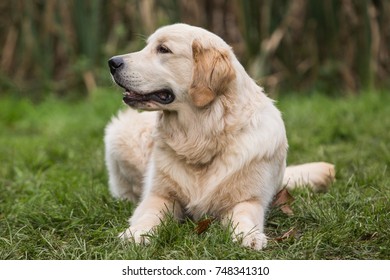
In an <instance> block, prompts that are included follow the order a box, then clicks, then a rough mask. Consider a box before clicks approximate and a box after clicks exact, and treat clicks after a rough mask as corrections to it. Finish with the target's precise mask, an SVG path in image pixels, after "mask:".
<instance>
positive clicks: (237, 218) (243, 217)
mask: <svg viewBox="0 0 390 280" xmlns="http://www.w3.org/2000/svg"><path fill="white" fill-rule="evenodd" d="M264 215H265V209H264V207H263V205H262V204H261V202H260V201H244V202H240V203H238V204H237V205H236V206H235V207H234V208H233V209H232V210H231V212H230V213H229V214H228V215H227V216H226V217H225V218H223V220H222V221H223V223H224V224H230V225H231V226H232V227H233V240H234V241H241V240H242V245H243V246H245V247H250V248H252V249H255V250H261V249H262V248H264V247H265V246H266V245H267V237H266V236H265V234H264V233H263V228H264Z"/></svg>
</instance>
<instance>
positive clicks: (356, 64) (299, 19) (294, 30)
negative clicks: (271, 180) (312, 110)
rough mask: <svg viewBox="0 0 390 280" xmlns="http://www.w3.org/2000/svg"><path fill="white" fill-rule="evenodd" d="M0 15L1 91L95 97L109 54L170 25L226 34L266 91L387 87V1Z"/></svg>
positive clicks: (74, 4)
mask: <svg viewBox="0 0 390 280" xmlns="http://www.w3.org/2000/svg"><path fill="white" fill-rule="evenodd" d="M0 14H1V15H2V17H1V18H0V50H1V52H0V86H1V89H2V90H1V91H0V94H2V93H4V92H10V90H12V91H13V92H18V93H21V94H26V95H29V96H33V94H35V95H38V96H41V95H45V94H47V93H48V92H56V93H58V94H61V95H66V94H69V93H70V92H74V89H78V91H79V92H92V90H93V89H94V88H95V87H96V86H105V85H107V84H109V75H108V74H107V69H106V61H107V59H108V58H109V57H111V56H112V55H114V54H119V53H123V52H130V51H134V50H137V49H139V48H141V47H142V46H143V44H144V40H143V39H145V38H146V36H148V35H149V34H150V33H152V32H153V30H155V29H156V28H157V27H158V26H161V25H164V24H169V23H173V22H186V23H190V24H194V25H199V26H202V27H205V28H207V29H210V30H211V31H213V32H215V33H217V34H219V35H220V36H221V37H223V38H224V39H225V40H226V41H227V42H228V43H229V44H231V45H232V46H233V47H234V50H235V52H236V54H237V55H238V57H239V58H240V60H241V61H242V62H243V64H244V65H245V66H246V68H247V69H248V70H249V72H250V73H251V75H252V76H253V77H254V78H256V79H258V80H259V81H260V82H261V84H262V85H264V86H265V87H266V89H267V91H268V92H274V91H278V92H286V90H288V91H299V92H307V91H313V90H319V91H322V92H324V93H326V94H330V95H336V94H344V95H345V94H351V93H356V92H358V91H360V90H361V89H373V88H388V87H389V86H390V82H389V73H390V63H389V61H390V54H389V50H390V16H389V15H390V2H389V1H383V0H372V1H371V0H359V1H352V0H327V1H317V0H244V1H241V0H199V1H192V0H161V1H157V0H139V1H136V0H111V1H108V0H80V1H79V0H68V1H62V0H45V1H43V0H30V1H24V0H5V1H1V3H0Z"/></svg>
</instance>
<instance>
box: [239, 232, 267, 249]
mask: <svg viewBox="0 0 390 280" xmlns="http://www.w3.org/2000/svg"><path fill="white" fill-rule="evenodd" d="M233 241H235V242H240V243H241V245H242V246H244V247H248V248H251V249H254V250H261V249H263V248H265V247H266V246H267V237H266V236H265V234H264V233H261V232H259V231H252V232H249V233H246V234H244V233H243V232H241V233H239V234H235V235H234V237H233Z"/></svg>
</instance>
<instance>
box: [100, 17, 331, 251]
mask: <svg viewBox="0 0 390 280" xmlns="http://www.w3.org/2000/svg"><path fill="white" fill-rule="evenodd" d="M161 45H163V46H164V47H167V48H168V49H169V50H170V51H171V52H170V53H160V52H159V51H158V49H159V47H160V46H161ZM121 58H123V61H124V65H123V67H122V68H121V69H120V71H118V72H116V73H115V74H114V75H113V76H114V79H115V81H116V82H117V83H119V84H120V85H121V86H122V87H125V88H126V89H127V91H134V92H137V93H139V94H147V93H149V92H153V91H156V90H159V89H162V88H170V89H171V90H172V91H173V93H174V94H175V97H176V98H175V100H174V102H172V103H170V104H160V103H158V102H155V101H147V102H138V103H136V104H133V105H132V106H133V107H134V108H135V109H143V110H150V111H158V112H143V113H139V112H137V111H136V110H133V109H127V110H125V111H124V112H121V113H119V115H118V117H116V118H113V120H112V121H111V123H110V124H109V125H108V126H107V128H106V135H105V146H106V164H107V169H108V173H109V186H110V190H111V193H112V194H113V195H114V196H115V197H118V198H126V199H129V200H131V201H134V202H138V201H139V204H138V206H137V208H136V210H135V211H134V213H133V216H132V217H131V218H130V227H129V228H128V229H127V230H126V231H124V232H123V234H122V235H121V236H122V238H124V239H131V240H133V241H135V242H137V243H145V242H148V239H147V238H146V237H145V234H146V233H148V232H149V231H151V230H153V229H154V228H155V227H156V226H158V225H159V224H160V222H161V220H162V219H164V215H165V213H166V211H170V212H172V213H173V215H174V217H175V218H177V219H181V218H183V217H184V216H185V215H187V216H190V217H192V218H193V219H195V220H197V219H199V218H201V217H202V216H203V215H210V216H213V217H215V218H218V219H219V220H220V221H221V222H222V223H224V224H226V225H228V224H229V225H232V226H233V229H234V231H233V236H232V237H233V239H234V240H237V241H239V242H241V243H242V245H244V246H247V247H251V248H254V249H258V250H259V249H261V248H263V247H264V246H265V245H266V243H267V239H266V236H265V235H264V232H263V226H264V216H265V213H266V211H267V208H268V205H269V204H270V202H271V201H272V198H273V196H274V195H275V194H276V193H277V192H278V191H279V190H281V189H282V188H283V187H284V186H287V187H289V188H292V187H295V186H296V185H307V186H310V187H312V188H313V189H314V190H321V191H324V190H326V189H327V187H328V186H329V184H330V182H331V181H332V180H333V178H334V167H333V165H331V164H327V163H310V164H306V165H298V166H294V167H288V168H287V169H286V168H285V167H286V156H287V139H286V133H285V128H284V124H283V121H282V118H281V114H280V112H279V111H278V110H277V108H276V107H275V106H274V104H273V101H272V100H271V99H269V98H268V97H267V96H266V95H265V94H264V92H263V89H262V88H260V87H259V86H258V85H257V84H256V83H255V82H254V81H253V80H252V79H251V78H250V77H249V76H248V74H247V73H246V71H245V70H244V68H243V67H242V66H241V64H240V63H239V62H238V60H237V59H236V57H235V56H234V54H233V52H232V50H231V48H230V47H229V46H228V45H227V44H226V43H225V42H224V41H223V40H222V39H221V38H219V37H218V36H216V35H214V34H213V33H210V32H208V31H206V30H204V29H201V28H197V27H193V26H189V25H185V24H176V25H171V26H166V27H163V28H160V29H158V30H157V31H156V32H155V33H154V34H153V35H151V36H150V38H149V39H148V44H147V46H146V47H145V48H144V49H143V50H141V51H140V52H136V53H131V54H127V55H123V56H121Z"/></svg>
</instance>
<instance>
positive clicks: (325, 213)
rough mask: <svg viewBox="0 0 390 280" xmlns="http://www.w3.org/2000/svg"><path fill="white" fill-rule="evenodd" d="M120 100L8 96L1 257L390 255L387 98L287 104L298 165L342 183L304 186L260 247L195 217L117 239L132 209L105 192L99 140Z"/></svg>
mask: <svg viewBox="0 0 390 280" xmlns="http://www.w3.org/2000/svg"><path fill="white" fill-rule="evenodd" d="M120 99H121V97H120V93H119V92H118V90H116V89H109V90H100V91H99V92H97V93H96V94H95V95H93V96H92V97H91V99H89V100H79V101H69V100H68V101H66V100H58V99H56V98H49V99H47V100H45V101H43V102H39V103H32V102H30V101H28V100H25V99H21V100H20V99H16V98H12V97H6V98H5V97H3V98H2V99H0V162H1V164H0V259H389V258H390V234H389V221H390V214H389V213H390V204H389V196H390V189H389V171H388V170H387V168H388V166H389V163H390V146H389V143H390V106H389V104H390V94H388V93H378V94H364V95H362V96H360V97H355V98H343V99H331V98H329V97H324V96H322V95H312V96H309V97H307V96H306V97H301V96H297V95H293V96H285V97H283V98H281V99H280V100H279V102H278V104H277V105H278V107H279V108H281V110H282V111H283V115H284V119H285V121H286V126H287V130H288V137H289V142H290V152H289V159H288V161H289V163H300V162H307V161H314V160H326V161H330V162H334V163H335V164H336V167H337V182H336V183H335V184H334V185H333V186H332V187H331V189H330V191H329V192H328V193H326V194H321V195H315V194H312V193H310V192H309V191H307V190H305V189H301V190H295V191H294V192H293V196H294V197H295V202H294V203H293V205H292V208H293V210H294V216H292V217H287V216H285V215H284V214H283V213H281V212H280V211H279V210H277V209H272V210H271V211H270V212H269V213H268V220H267V224H266V233H267V235H268V236H269V237H270V241H269V244H268V247H267V248H266V249H265V250H263V251H260V252H256V251H252V250H250V249H245V248H242V247H240V246H238V245H237V244H235V243H234V242H232V241H231V239H230V235H229V234H230V233H229V230H227V229H224V228H223V227H221V225H220V224H218V223H217V222H214V223H213V224H212V225H211V226H210V228H209V229H208V230H207V231H206V232H204V233H203V234H201V235H198V234H197V233H196V232H195V230H194V228H195V224H194V222H192V221H190V220H187V221H185V222H184V223H178V222H175V221H173V220H171V219H168V220H167V221H165V222H164V223H163V225H162V226H161V227H160V228H159V230H158V234H157V235H153V236H152V242H151V244H150V245H149V246H146V247H142V246H138V245H134V244H131V243H121V242H120V241H119V240H118V238H117V235H118V233H119V232H121V231H122V230H123V229H125V228H126V226H127V219H128V218H129V216H130V215H131V213H132V211H133V209H134V205H132V204H131V203H128V202H123V201H117V200H115V199H113V198H112V197H111V196H110V194H109V192H108V188H107V174H106V171H105V166H104V150H103V141H102V138H103V131H104V126H105V124H106V123H107V122H108V120H109V119H110V117H111V116H112V115H113V114H115V112H116V111H117V109H118V108H120V107H121V105H120ZM293 227H294V228H295V229H296V234H295V235H294V237H291V238H288V239H286V240H283V241H279V242H278V241H275V238H277V237H280V236H281V235H282V234H283V233H285V232H286V231H288V230H289V229H291V228H293Z"/></svg>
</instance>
